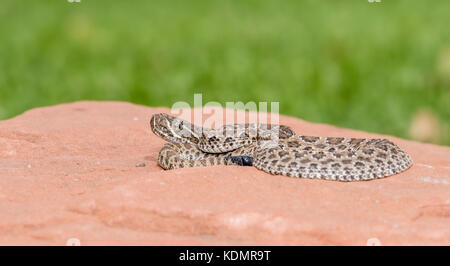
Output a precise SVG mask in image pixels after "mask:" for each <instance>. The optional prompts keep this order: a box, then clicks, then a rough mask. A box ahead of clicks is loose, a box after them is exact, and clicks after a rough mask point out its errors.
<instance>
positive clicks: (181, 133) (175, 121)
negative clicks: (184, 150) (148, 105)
mask: <svg viewBox="0 0 450 266" xmlns="http://www.w3.org/2000/svg"><path fill="white" fill-rule="evenodd" d="M150 127H151V129H152V131H153V133H155V135H157V136H159V137H161V138H163V139H165V140H166V141H169V142H172V143H190V144H196V143H197V142H198V137H197V135H196V134H195V132H194V127H193V126H192V124H191V123H189V122H187V121H185V120H183V119H180V118H176V117H174V116H170V115H168V114H165V113H159V114H154V115H153V116H152V119H151V120H150Z"/></svg>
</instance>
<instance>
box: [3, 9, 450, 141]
mask: <svg viewBox="0 0 450 266" xmlns="http://www.w3.org/2000/svg"><path fill="white" fill-rule="evenodd" d="M449 13H450V1H448V0H433V1H426V0H382V2H381V3H369V2H368V1H367V0H339V1H334V0H329V1H326V0H320V1H318V0H309V1H296V0H291V1H289V0H283V1H275V0H273V1H265V0H228V1H227V0H210V1H207V0H205V1H201V0H189V1H184V0H179V1H170V0H165V1H163V0H161V1H151V0H133V1H126V0H120V1H119V0H81V3H69V2H68V1H66V0H39V1H36V0H1V1H0V119H7V118H11V117H13V116H15V115H18V114H20V113H22V112H23V111H25V110H27V109H30V108H34V107H38V106H45V105H52V104H57V103H62V102H70V101H75V100H121V101H130V102H134V103H138V104H144V105H150V106H171V105H172V104H173V103H174V102H176V101H187V102H188V103H190V104H192V103H193V94H194V93H196V92H198V93H203V102H206V101H218V102H221V103H225V102H227V101H243V102H247V101H255V102H259V101H269V102H270V101H279V102H280V112H281V113H282V114H287V115H291V116H296V117H299V118H303V119H306V120H309V121H313V122H323V123H329V124H334V125H337V126H343V127H348V128H355V129H361V130H366V131H371V132H378V133H384V134H391V135H395V136H400V137H405V138H409V137H410V135H409V133H408V132H409V131H408V129H409V127H410V125H411V122H412V120H413V117H414V114H416V112H417V111H418V110H421V109H423V108H428V109H430V110H432V111H433V112H434V114H435V117H436V119H438V121H439V124H440V126H441V130H442V132H444V134H442V136H441V138H440V139H439V140H438V143H440V144H446V145H449V144H450V137H449V136H447V134H445V132H449V131H448V128H450V15H449ZM446 55H447V57H446ZM447 61H449V62H447Z"/></svg>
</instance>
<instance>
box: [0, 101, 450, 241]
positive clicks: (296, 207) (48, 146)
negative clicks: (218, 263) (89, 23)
mask: <svg viewBox="0 0 450 266" xmlns="http://www.w3.org/2000/svg"><path fill="white" fill-rule="evenodd" d="M159 112H166V113H168V112H169V109H168V108H148V107H144V106H139V105H133V104H129V103H122V102H76V103H71V104H63V105H58V106H53V107H45V108H38V109H34V110H31V111H28V112H26V113H24V114H23V115H20V116H18V117H16V118H13V119H10V120H6V121H0V214H1V215H0V244H1V245H28V244H33V245H34V244H36V245H66V243H80V244H81V245H366V244H370V245H378V244H381V245H450V148H449V147H443V146H436V145H430V144H422V143H418V142H413V141H407V140H402V139H398V138H395V137H390V136H380V135H376V134H369V133H365V132H361V131H355V130H348V129H342V128H337V127H334V126H329V125H323V124H314V123H309V122H306V121H302V120H300V119H296V118H292V117H287V116H281V117H280V123H282V124H286V125H288V126H291V127H292V128H293V129H294V130H295V131H296V132H297V133H298V134H303V135H316V136H336V137H363V138H365V137H370V138H375V137H382V138H388V139H390V140H392V141H394V142H395V143H396V144H397V145H398V146H400V147H401V148H402V149H404V150H405V151H407V152H408V153H409V154H410V155H411V157H412V158H413V160H414V165H413V166H412V168H410V169H409V170H407V171H406V172H404V173H401V174H398V175H394V176H391V177H388V178H384V179H379V180H374V181H367V182H350V183H344V182H336V181H324V180H311V179H304V178H300V179H297V178H289V177H285V176H274V175H270V174H266V173H264V172H262V171H259V170H257V169H256V168H254V167H239V166H214V167H198V168H189V169H177V170H171V171H163V170H162V169H161V168H160V167H159V166H158V165H157V162H156V158H157V155H158V151H159V149H160V148H161V147H162V145H163V144H164V143H165V141H164V140H162V139H161V138H159V137H157V136H155V135H154V134H153V133H152V132H151V130H150V126H149V120H150V117H151V115H152V114H153V113H159ZM184 118H186V117H184Z"/></svg>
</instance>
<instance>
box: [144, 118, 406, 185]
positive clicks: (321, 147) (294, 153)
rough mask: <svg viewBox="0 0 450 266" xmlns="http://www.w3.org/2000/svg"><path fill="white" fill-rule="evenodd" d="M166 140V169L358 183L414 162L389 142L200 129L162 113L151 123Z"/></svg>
mask: <svg viewBox="0 0 450 266" xmlns="http://www.w3.org/2000/svg"><path fill="white" fill-rule="evenodd" d="M150 126H151V129H152V131H153V132H154V133H155V134H156V135H157V136H160V137H162V138H163V139H165V140H166V141H168V142H169V143H167V144H165V145H164V146H163V147H162V149H161V150H160V152H159V154H158V164H159V165H160V166H161V167H162V168H163V169H166V170H169V169H175V168H187V167H197V166H213V165H240V166H255V167H256V168H257V169H260V170H262V171H265V172H267V173H270V174H275V175H278V174H280V175H285V176H291V177H305V178H318V179H325V180H337V181H359V180H372V179H376V178H383V177H387V176H390V175H394V174H397V173H400V172H402V171H405V170H406V169H408V168H409V167H410V166H411V165H412V163H413V162H412V159H411V157H410V156H409V155H408V154H407V153H406V152H405V151H403V150H401V149H400V148H399V147H398V146H397V145H395V144H394V143H393V142H391V141H389V140H387V139H362V138H336V137H316V136H297V135H296V134H295V132H294V131H293V130H292V129H291V128H289V127H288V126H284V125H270V124H234V125H225V126H223V127H221V128H218V129H208V128H202V127H199V126H196V125H193V124H191V123H189V122H188V121H186V120H182V119H179V118H176V117H173V116H170V115H167V114H164V113H160V114H155V115H153V116H152V119H151V120H150Z"/></svg>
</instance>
